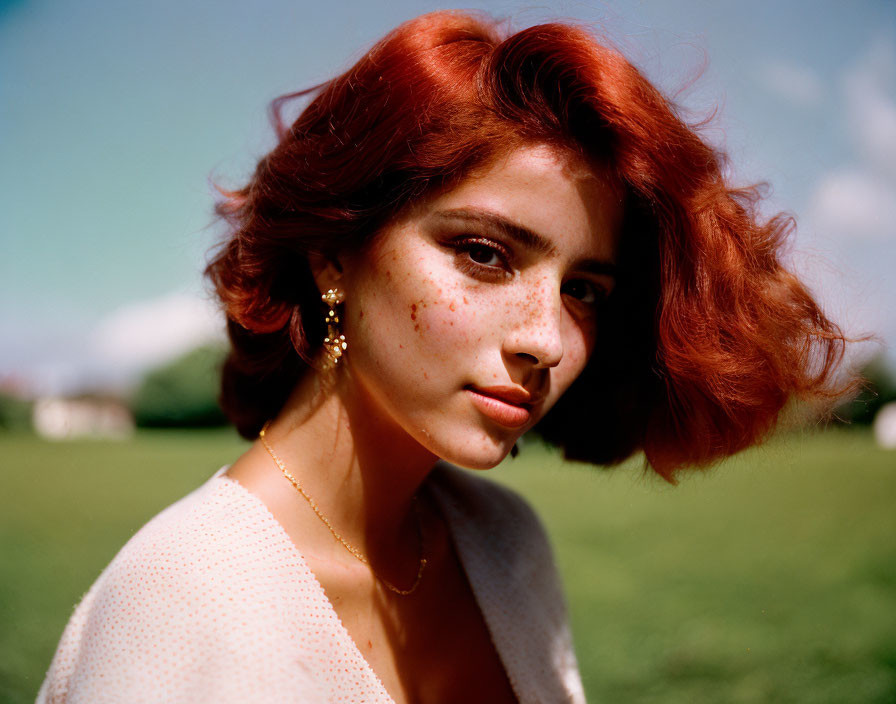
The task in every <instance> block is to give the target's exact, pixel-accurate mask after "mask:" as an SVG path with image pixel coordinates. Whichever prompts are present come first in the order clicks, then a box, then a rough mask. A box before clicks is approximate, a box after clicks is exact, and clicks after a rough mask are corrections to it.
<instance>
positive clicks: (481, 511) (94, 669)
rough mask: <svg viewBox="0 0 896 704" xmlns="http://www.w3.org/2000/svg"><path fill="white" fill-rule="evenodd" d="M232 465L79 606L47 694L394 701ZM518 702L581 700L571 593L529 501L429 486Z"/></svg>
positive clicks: (445, 479)
mask: <svg viewBox="0 0 896 704" xmlns="http://www.w3.org/2000/svg"><path fill="white" fill-rule="evenodd" d="M223 471H224V469H222V470H219V472H218V473H216V474H215V476H213V477H212V478H211V479H210V480H209V481H208V482H206V483H205V484H204V485H203V486H201V487H200V488H198V489H197V490H196V491H194V492H193V493H192V494H190V495H189V496H186V497H185V498H183V499H181V500H180V501H178V502H177V503H175V504H174V505H172V506H170V507H168V508H167V509H165V510H164V511H162V512H161V513H160V514H159V515H157V516H156V517H155V518H153V519H152V520H151V521H150V522H149V523H147V524H146V525H145V526H144V527H143V528H142V529H141V530H140V531H138V532H137V534H136V535H134V537H133V538H132V539H131V540H130V541H129V542H128V543H127V544H126V545H125V546H124V548H122V550H121V551H120V552H119V553H118V555H117V556H116V557H115V559H114V560H113V561H112V562H111V563H110V564H109V566H108V567H107V568H106V570H105V571H104V572H103V573H102V574H101V575H100V577H99V579H98V580H97V581H96V583H95V584H94V585H93V586H92V587H91V589H90V591H88V593H87V594H86V596H85V597H84V598H83V600H82V601H81V603H80V604H79V605H78V607H77V609H76V610H75V613H74V615H73V616H72V618H71V620H70V621H69V624H68V626H67V627H66V629H65V632H64V633H63V636H62V640H61V642H60V644H59V648H58V650H57V652H56V656H55V658H54V659H53V662H52V664H51V666H50V670H49V672H48V674H47V678H46V680H45V681H44V683H43V686H42V687H41V690H40V693H39V694H38V699H37V701H38V702H39V703H43V702H54V703H55V702H92V703H95V704H102V703H104V702H133V703H135V704H136V703H140V702H217V703H225V704H226V703H229V702H234V703H236V702H240V703H241V704H246V703H247V702H305V703H309V702H310V703H311V704H314V703H316V702H385V703H388V702H392V699H391V697H390V696H389V694H388V692H387V691H386V690H385V688H384V687H383V685H382V683H381V682H380V681H379V679H378V678H377V676H376V674H375V673H374V672H373V670H372V669H371V668H370V666H369V665H368V663H367V662H366V661H365V660H364V657H363V656H362V655H361V653H360V651H359V650H358V648H357V647H356V646H355V644H354V642H353V641H352V639H351V637H350V636H349V634H348V632H347V631H346V630H345V628H344V627H343V625H342V623H341V621H340V620H339V617H338V616H337V614H336V611H335V610H334V609H333V607H332V605H331V603H330V602H329V600H328V599H327V597H326V594H325V593H324V591H323V589H322V587H321V586H320V584H319V583H318V581H317V579H316V578H315V577H314V574H313V573H312V572H311V570H310V569H309V568H308V565H307V564H306V563H305V561H304V559H303V558H302V556H301V554H300V553H299V551H298V549H297V548H296V546H295V544H294V543H293V542H292V541H291V540H290V538H289V536H288V535H287V534H286V532H285V531H284V530H283V528H282V527H281V526H280V524H279V523H278V522H277V521H276V519H275V518H274V517H273V515H271V513H270V512H269V511H268V509H267V507H266V506H265V505H264V503H263V502H262V501H261V500H260V499H258V498H257V497H256V496H255V495H253V494H251V493H250V492H249V491H247V490H246V489H244V488H243V487H242V486H241V485H240V484H238V483H237V482H235V481H233V480H231V479H229V478H227V477H226V476H222V473H223ZM427 481H428V483H429V485H430V490H431V491H432V492H433V496H435V498H436V500H437V501H438V503H439V505H440V508H441V510H442V511H443V513H444V514H445V517H446V520H447V523H448V525H449V528H450V531H451V534H452V537H453V539H454V542H455V545H456V548H457V552H458V555H459V557H460V560H461V563H462V565H463V567H464V569H465V571H466V573H467V576H468V579H469V581H470V584H471V586H472V589H473V592H474V594H475V596H476V600H477V603H478V604H479V607H480V609H481V611H482V613H483V615H484V618H485V622H486V625H487V626H488V629H489V632H490V633H491V636H492V640H493V642H494V643H495V647H496V649H497V651H498V654H499V656H500V658H501V661H502V662H503V664H504V667H505V669H506V671H507V675H508V679H509V680H510V683H511V685H512V687H513V689H514V692H515V693H516V695H517V698H518V699H519V700H520V702H523V703H524V704H528V703H532V704H535V703H536V702H538V703H553V702H584V695H583V693H582V686H581V682H580V680H579V675H578V670H577V668H576V663H575V657H574V655H573V651H572V643H571V639H570V634H569V630H568V627H567V624H566V617H565V608H564V604H563V597H562V593H561V591H560V587H559V582H558V579H557V575H556V570H555V568H554V563H553V558H552V555H551V551H550V547H549V545H548V543H547V539H546V537H545V535H544V531H543V530H542V528H541V526H540V524H539V523H538V520H537V518H536V517H535V515H534V513H533V512H532V510H531V509H530V508H529V506H528V505H527V504H526V503H525V502H524V501H523V500H522V499H521V498H519V497H518V496H517V495H516V494H513V493H512V492H510V491H509V490H507V489H504V488H501V487H499V486H497V485H495V484H493V483H491V482H489V481H487V480H485V479H482V478H480V477H477V476H475V475H473V474H472V473H469V472H464V471H462V470H458V469H456V468H453V467H448V466H439V467H438V468H436V469H435V470H434V471H433V473H432V474H431V476H430V478H429V479H428V480H427Z"/></svg>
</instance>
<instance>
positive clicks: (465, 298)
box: [464, 296, 469, 304]
mask: <svg viewBox="0 0 896 704" xmlns="http://www.w3.org/2000/svg"><path fill="white" fill-rule="evenodd" d="M464 304H469V301H468V300H467V297H466V296H464Z"/></svg>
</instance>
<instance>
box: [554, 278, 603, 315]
mask: <svg viewBox="0 0 896 704" xmlns="http://www.w3.org/2000/svg"><path fill="white" fill-rule="evenodd" d="M560 290H561V292H562V293H563V294H565V295H567V296H570V297H571V298H574V299H575V300H577V301H579V302H580V303H584V304H585V305H589V306H593V307H595V308H596V307H597V306H599V305H600V304H601V303H602V302H603V300H604V299H605V298H606V297H607V294H606V291H605V290H604V289H603V288H601V287H600V286H598V285H597V284H595V283H594V282H593V281H588V280H587V279H573V280H572V281H567V282H566V283H565V284H563V287H562V288H561V289H560Z"/></svg>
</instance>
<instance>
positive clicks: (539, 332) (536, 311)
mask: <svg viewBox="0 0 896 704" xmlns="http://www.w3.org/2000/svg"><path fill="white" fill-rule="evenodd" d="M526 299H527V300H525V302H524V303H523V304H522V305H520V306H519V307H518V310H517V311H516V315H515V316H514V317H515V322H516V324H515V325H514V327H513V328H512V329H511V330H510V331H509V332H508V333H507V335H506V336H505V338H504V345H503V347H504V353H505V354H506V355H508V356H510V357H513V358H516V359H519V360H524V361H526V362H527V363H529V364H530V365H531V366H532V367H534V368H536V369H548V368H551V367H556V366H557V365H558V364H560V360H561V359H562V358H563V338H562V333H561V323H562V315H563V308H562V305H563V304H562V301H561V299H560V290H559V287H557V288H556V289H555V288H554V287H552V286H548V285H546V284H542V285H539V286H537V287H533V288H532V289H531V290H529V291H528V292H527V294H526Z"/></svg>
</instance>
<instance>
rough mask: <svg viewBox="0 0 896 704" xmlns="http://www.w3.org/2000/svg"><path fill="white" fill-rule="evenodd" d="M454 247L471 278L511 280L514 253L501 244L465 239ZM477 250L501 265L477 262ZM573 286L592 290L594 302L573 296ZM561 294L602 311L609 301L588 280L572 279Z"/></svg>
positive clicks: (473, 238) (476, 238)
mask: <svg viewBox="0 0 896 704" xmlns="http://www.w3.org/2000/svg"><path fill="white" fill-rule="evenodd" d="M452 246H453V247H454V250H455V252H456V253H457V260H458V266H459V267H460V268H461V270H462V271H464V272H465V273H467V274H469V275H470V276H473V277H475V278H479V279H485V280H491V281H495V280H502V279H506V278H509V276H510V274H511V272H512V252H510V251H509V250H508V249H507V248H506V247H505V246H504V245H502V244H500V243H499V242H495V241H494V240H490V239H487V238H483V237H465V238H461V239H458V240H455V241H454V242H453V243H452ZM476 250H481V251H486V252H488V253H490V254H491V255H493V256H496V257H497V258H498V259H499V263H498V264H483V263H482V262H477V261H475V260H474V259H473V258H472V256H471V252H474V251H476ZM572 284H584V285H585V286H587V287H588V288H589V289H590V290H589V292H588V293H589V294H591V295H593V296H594V300H593V301H585V300H584V298H585V297H586V296H587V294H586V296H583V297H577V296H574V295H573V294H571V293H570V292H569V288H570V286H571V285H572ZM561 293H564V294H566V295H569V296H571V297H572V299H573V300H574V301H576V302H578V303H580V304H581V305H584V306H588V307H590V308H594V309H595V310H597V309H600V308H601V307H602V306H603V304H604V302H605V301H606V299H607V292H606V290H604V288H603V287H601V286H599V285H597V284H596V283H595V282H593V281H590V280H588V279H572V280H571V281H567V282H566V283H564V284H563V286H562V288H561Z"/></svg>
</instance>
